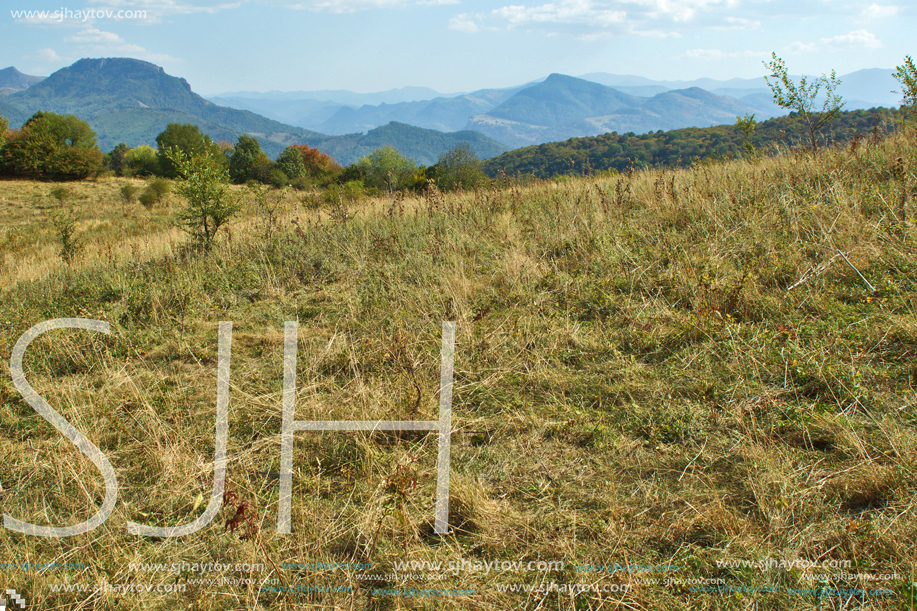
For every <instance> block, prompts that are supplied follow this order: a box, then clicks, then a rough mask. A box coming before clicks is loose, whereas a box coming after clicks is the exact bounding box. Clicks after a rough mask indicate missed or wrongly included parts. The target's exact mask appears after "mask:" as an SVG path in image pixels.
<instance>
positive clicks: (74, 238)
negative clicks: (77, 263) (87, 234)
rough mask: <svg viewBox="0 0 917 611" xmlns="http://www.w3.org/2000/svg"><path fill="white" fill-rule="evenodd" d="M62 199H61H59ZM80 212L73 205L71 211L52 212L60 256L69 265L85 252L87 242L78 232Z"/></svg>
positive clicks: (52, 222)
mask: <svg viewBox="0 0 917 611" xmlns="http://www.w3.org/2000/svg"><path fill="white" fill-rule="evenodd" d="M59 201H60V200H59ZM78 222H79V214H78V213H77V212H76V210H75V209H74V208H73V207H71V208H70V210H69V211H67V212H63V211H61V210H56V211H54V212H52V213H51V224H52V226H53V227H54V232H55V233H56V235H57V239H58V241H59V242H60V250H59V251H58V253H57V254H58V256H59V257H60V258H61V260H62V261H63V262H64V263H66V264H67V265H69V266H72V265H73V262H74V260H76V258H77V257H78V256H79V255H80V253H82V252H83V249H84V248H85V246H86V242H85V240H84V239H83V238H81V237H80V236H79V235H78V233H77V223H78Z"/></svg>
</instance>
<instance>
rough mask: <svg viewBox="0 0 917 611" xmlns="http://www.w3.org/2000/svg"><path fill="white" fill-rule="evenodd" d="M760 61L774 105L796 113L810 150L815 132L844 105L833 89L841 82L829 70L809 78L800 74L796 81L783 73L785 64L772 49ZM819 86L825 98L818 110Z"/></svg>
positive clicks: (815, 143)
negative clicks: (765, 59)
mask: <svg viewBox="0 0 917 611" xmlns="http://www.w3.org/2000/svg"><path fill="white" fill-rule="evenodd" d="M763 63H764V67H765V68H767V69H768V70H770V71H771V75H770V77H764V80H765V81H766V82H767V85H768V87H770V88H771V92H772V93H773V94H774V101H775V102H776V103H777V105H779V106H782V107H783V108H786V109H788V110H791V111H795V112H796V113H797V115H798V117H799V119H800V120H802V122H803V123H804V124H805V126H806V130H807V131H808V136H809V140H810V142H811V144H812V151H813V152H814V151H815V150H816V149H817V148H818V140H817V136H818V132H819V131H820V130H821V128H822V127H823V126H825V125H827V124H829V123H831V121H833V120H834V118H835V117H836V116H837V114H838V113H839V112H840V111H841V109H842V108H843V107H844V100H843V98H841V96H839V95H837V93H835V91H836V90H837V87H838V86H839V85H840V84H841V82H840V81H839V80H838V79H837V77H836V75H835V73H834V70H832V71H831V75H830V76H825V75H824V74H822V75H821V76H820V77H818V78H817V79H815V80H814V81H813V82H808V81H807V79H806V77H805V76H803V77H801V78H800V79H799V83H798V84H796V83H794V82H793V79H791V78H790V76H789V74H788V73H787V70H786V64H785V63H784V61H783V60H782V59H780V58H779V57H777V54H776V53H771V61H770V62H763ZM772 79H773V80H772ZM822 87H824V89H825V93H824V95H825V99H824V101H823V102H822V107H821V111H819V112H816V110H815V108H816V106H815V105H816V100H817V99H818V94H819V92H820V91H821V89H822Z"/></svg>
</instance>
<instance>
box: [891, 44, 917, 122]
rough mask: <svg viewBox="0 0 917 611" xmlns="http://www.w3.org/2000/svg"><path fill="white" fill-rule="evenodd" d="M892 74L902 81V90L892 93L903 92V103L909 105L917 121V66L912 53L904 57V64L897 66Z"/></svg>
mask: <svg viewBox="0 0 917 611" xmlns="http://www.w3.org/2000/svg"><path fill="white" fill-rule="evenodd" d="M892 76H893V77H895V80H896V81H898V82H899V83H901V91H900V92H898V91H892V93H901V105H902V106H906V107H909V108H910V109H911V113H912V114H913V116H914V120H915V121H917V67H915V66H914V60H912V59H911V56H910V55H908V56H906V57H905V58H904V63H903V64H901V65H900V66H895V72H894V73H892Z"/></svg>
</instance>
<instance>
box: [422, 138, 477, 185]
mask: <svg viewBox="0 0 917 611" xmlns="http://www.w3.org/2000/svg"><path fill="white" fill-rule="evenodd" d="M433 175H434V177H435V178H436V186H437V187H438V188H439V189H441V190H443V191H454V190H455V189H458V188H462V189H468V190H474V189H476V188H477V187H478V186H480V185H481V184H483V183H484V182H485V181H486V180H487V177H486V176H484V171H483V170H481V162H480V161H479V160H478V157H477V155H475V154H474V151H473V150H471V146H470V145H469V144H468V143H467V142H463V143H461V144H458V145H456V146H455V147H453V148H451V149H449V150H448V151H446V152H444V153H443V154H442V155H440V156H439V161H437V162H436V165H435V166H433Z"/></svg>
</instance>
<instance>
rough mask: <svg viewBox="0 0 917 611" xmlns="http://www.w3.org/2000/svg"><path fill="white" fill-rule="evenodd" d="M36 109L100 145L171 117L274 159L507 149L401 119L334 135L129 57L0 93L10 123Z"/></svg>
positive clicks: (140, 137)
mask: <svg viewBox="0 0 917 611" xmlns="http://www.w3.org/2000/svg"><path fill="white" fill-rule="evenodd" d="M38 110H45V111H51V112H57V113H62V114H74V115H76V116H78V117H80V118H81V119H84V120H86V121H87V122H88V123H89V124H90V126H92V128H93V129H94V130H95V131H96V134H97V136H98V141H99V146H100V148H101V149H102V150H103V151H107V150H111V149H112V148H114V146H115V145H117V144H118V143H119V142H125V143H126V144H127V145H128V146H137V145H139V144H149V145H155V138H156V135H157V134H159V133H160V132H162V131H163V130H164V129H165V128H166V126H167V125H168V124H169V123H172V122H177V123H192V124H195V125H198V126H200V128H201V131H202V132H203V133H206V134H207V135H209V136H210V137H211V138H213V139H214V140H217V141H219V140H228V141H230V142H235V141H236V140H237V139H238V137H239V135H241V134H243V133H245V134H249V135H252V136H254V137H256V138H257V139H258V140H259V142H260V143H261V147H262V149H263V150H264V151H265V152H266V153H268V155H270V156H271V157H276V156H277V155H278V154H279V153H280V152H281V151H282V150H283V149H284V148H286V147H287V146H289V145H290V144H308V145H310V146H317V147H319V148H321V149H322V150H323V151H326V152H329V154H331V155H333V156H334V157H335V158H336V159H337V160H338V161H339V162H341V163H343V164H347V163H350V162H351V161H353V160H355V159H357V158H359V157H360V156H362V155H363V154H365V152H364V151H366V146H367V145H366V143H378V146H382V145H384V144H389V145H392V146H394V147H395V148H396V149H398V150H399V151H400V152H401V153H403V154H405V155H407V156H409V157H413V158H415V159H417V160H418V161H421V160H427V162H430V160H431V159H432V160H435V159H436V158H437V156H438V155H439V154H440V153H442V152H443V151H445V150H447V149H448V148H450V147H449V146H446V147H445V148H440V149H437V148H436V144H435V143H436V142H442V143H449V142H461V141H466V140H468V141H471V142H472V146H473V147H474V148H475V150H476V151H478V153H479V155H484V156H488V157H490V156H493V155H496V154H499V153H501V152H503V151H505V150H506V148H507V147H505V146H502V145H500V144H499V143H497V142H493V141H490V140H488V139H487V138H484V137H482V136H480V135H476V136H473V137H472V136H470V135H468V134H464V135H459V136H454V135H448V134H440V133H438V132H432V131H431V130H424V129H419V128H410V129H405V128H406V127H408V126H400V125H393V126H391V127H389V128H388V129H383V130H381V131H378V132H376V133H374V134H372V135H369V134H367V135H366V137H365V138H362V137H358V136H354V135H351V136H347V137H344V138H342V139H337V138H335V137H330V136H327V135H325V134H320V133H318V132H314V131H310V130H307V129H303V128H301V127H295V126H292V125H287V124H285V123H281V122H279V121H275V120H272V119H268V118H266V117H263V116H261V115H258V114H256V113H254V112H251V111H248V110H239V109H235V108H228V107H225V106H218V105H217V104H214V103H213V102H211V101H209V100H206V99H204V98H203V97H201V96H199V95H197V94H196V93H194V92H193V91H192V90H191V86H190V84H189V83H188V82H187V81H186V80H185V79H182V78H177V77H174V76H171V75H169V74H166V72H165V71H164V70H163V69H162V68H161V67H159V66H156V65H154V64H151V63H149V62H145V61H141V60H136V59H128V58H108V59H81V60H79V61H78V62H76V63H74V64H73V65H71V66H68V67H66V68H62V69H61V70H58V71H57V72H55V73H54V74H52V75H51V76H49V77H48V78H46V79H44V80H42V81H40V82H38V83H36V84H34V85H32V86H31V87H29V88H28V89H26V90H23V91H19V92H16V93H13V94H11V95H9V96H6V97H3V98H0V114H3V116H5V117H7V118H9V119H10V125H11V127H19V126H21V125H22V123H23V122H25V121H26V120H27V119H28V117H29V116H31V115H32V114H33V113H34V112H36V111H38ZM332 151H333V152H332ZM366 152H368V151H366ZM358 153H359V154H358Z"/></svg>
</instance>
